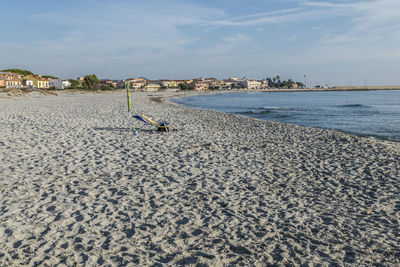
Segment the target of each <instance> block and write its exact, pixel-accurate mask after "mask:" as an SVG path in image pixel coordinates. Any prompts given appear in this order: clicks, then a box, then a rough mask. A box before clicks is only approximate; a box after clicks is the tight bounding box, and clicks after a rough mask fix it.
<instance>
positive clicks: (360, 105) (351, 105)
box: [336, 104, 371, 108]
mask: <svg viewBox="0 0 400 267" xmlns="http://www.w3.org/2000/svg"><path fill="white" fill-rule="evenodd" d="M336 107H338V108H370V107H371V106H368V105H363V104H345V105H338V106H336Z"/></svg>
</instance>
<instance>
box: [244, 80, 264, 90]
mask: <svg viewBox="0 0 400 267" xmlns="http://www.w3.org/2000/svg"><path fill="white" fill-rule="evenodd" d="M239 83H240V84H241V85H242V86H243V87H244V88H246V89H250V90H251V89H260V88H261V82H259V81H256V80H241V81H239Z"/></svg>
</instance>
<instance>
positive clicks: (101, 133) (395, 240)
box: [0, 92, 400, 266]
mask: <svg viewBox="0 0 400 267" xmlns="http://www.w3.org/2000/svg"><path fill="white" fill-rule="evenodd" d="M182 95H183V93H180V92H179V93H154V92H149V93H140V92H138V93H134V94H132V96H133V99H132V105H133V109H134V112H135V113H137V114H146V115H147V116H149V117H151V118H152V119H154V120H155V121H157V122H158V121H161V120H162V121H164V120H167V121H168V122H170V123H171V126H172V127H173V129H175V130H174V131H172V132H169V133H160V132H157V131H154V127H152V126H147V125H145V124H143V123H141V122H139V121H136V120H133V119H131V118H129V117H127V111H126V93H125V92H119V93H105V94H89V95H82V94H72V95H71V94H64V95H59V96H58V97H54V96H44V97H38V98H34V97H32V98H29V97H27V98H17V99H11V100H4V101H0V115H1V117H2V118H4V119H3V122H2V129H3V130H2V136H1V137H0V147H1V149H2V152H3V154H2V156H0V173H1V174H2V178H1V179H0V207H1V209H0V215H1V219H0V231H1V232H2V233H4V234H3V235H0V241H1V242H0V253H2V254H3V255H2V256H0V263H1V264H2V265H23V264H27V265H34V264H35V263H37V264H39V263H41V264H44V265H46V264H47V265H57V264H61V265H67V266H72V265H74V264H77V265H124V264H131V265H146V266H148V265H156V264H157V265H178V266H179V265H196V264H204V265H208V266H227V265H241V264H242V265H247V266H248V265H250V266H263V265H265V264H281V265H284V264H289V265H301V264H332V265H345V264H353V265H372V264H384V265H396V264H399V258H400V257H399V256H400V250H399V246H398V244H399V243H400V237H399V235H398V229H399V225H400V207H399V196H398V192H399V191H400V185H399V182H398V177H400V170H399V162H400V144H399V143H392V142H387V141H380V140H376V139H370V138H361V137H357V136H353V135H349V134H344V133H341V132H336V131H330V130H322V129H315V128H310V127H301V126H296V125H290V124H284V123H278V122H268V121H262V120H257V119H252V118H249V117H244V116H238V115H233V114H227V113H222V112H218V111H210V110H199V109H191V108H187V107H184V106H181V105H179V104H176V103H173V102H171V101H168V99H170V98H171V97H174V96H175V97H179V96H182ZM49 100H51V101H49ZM164 100H165V101H164ZM132 127H135V128H136V129H138V130H139V132H138V135H137V136H135V135H133V134H132V131H131V129H132Z"/></svg>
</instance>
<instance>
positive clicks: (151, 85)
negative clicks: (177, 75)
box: [144, 82, 161, 92]
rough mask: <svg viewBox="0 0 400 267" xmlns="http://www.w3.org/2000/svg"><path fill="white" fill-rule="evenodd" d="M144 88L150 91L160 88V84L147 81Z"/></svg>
mask: <svg viewBox="0 0 400 267" xmlns="http://www.w3.org/2000/svg"><path fill="white" fill-rule="evenodd" d="M144 89H145V90H146V91H151V92H154V91H158V90H160V89H161V84H160V83H159V82H148V83H147V84H146V85H145V86H144Z"/></svg>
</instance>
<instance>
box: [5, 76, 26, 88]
mask: <svg viewBox="0 0 400 267" xmlns="http://www.w3.org/2000/svg"><path fill="white" fill-rule="evenodd" d="M21 78H22V75H20V74H17V73H12V72H0V80H1V82H0V86H1V87H6V88H21V87H22V79H21Z"/></svg>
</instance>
